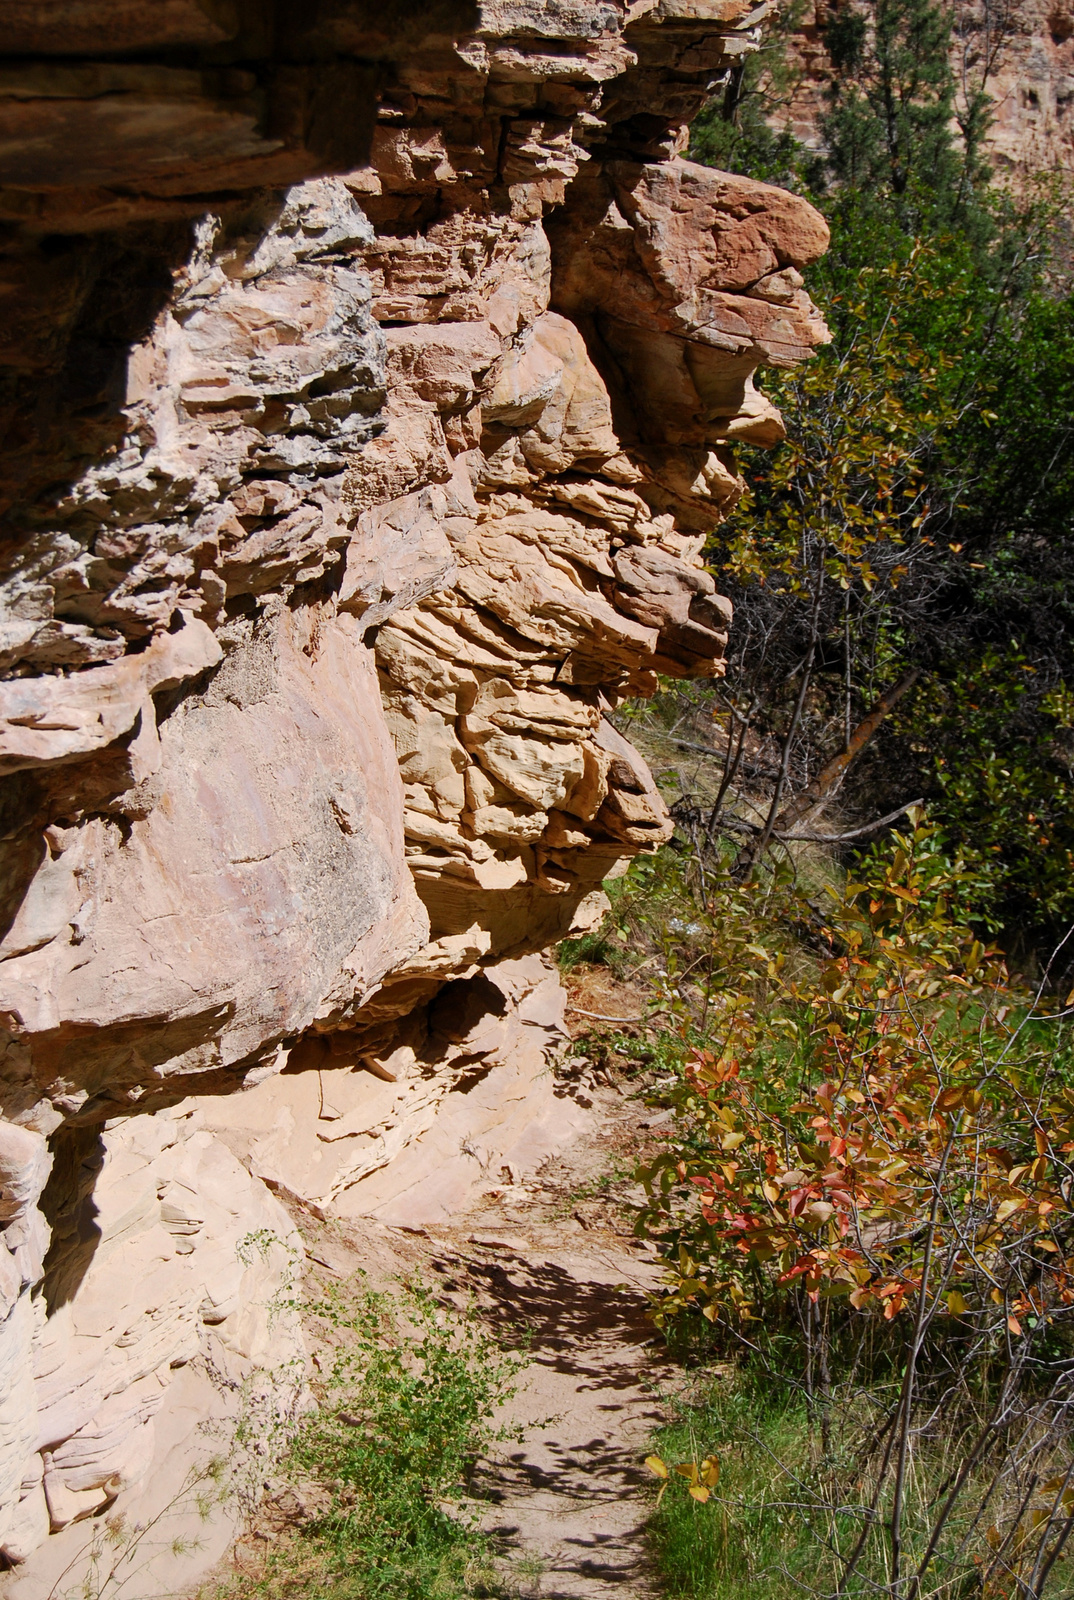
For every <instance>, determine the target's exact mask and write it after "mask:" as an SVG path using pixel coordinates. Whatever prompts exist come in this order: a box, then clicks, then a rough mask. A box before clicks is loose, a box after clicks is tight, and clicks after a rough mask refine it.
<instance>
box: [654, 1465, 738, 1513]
mask: <svg viewBox="0 0 1074 1600" xmlns="http://www.w3.org/2000/svg"><path fill="white" fill-rule="evenodd" d="M645 1465H646V1466H647V1467H648V1469H649V1471H650V1472H651V1473H652V1474H653V1476H654V1477H656V1478H660V1479H662V1480H663V1481H662V1483H661V1488H660V1493H659V1495H658V1496H657V1500H656V1503H657V1505H658V1506H659V1504H660V1502H661V1500H662V1499H663V1498H664V1492H665V1490H666V1489H667V1487H668V1484H669V1482H670V1481H671V1471H670V1470H669V1468H668V1464H667V1462H666V1461H665V1460H664V1459H663V1457H662V1456H646V1457H645ZM673 1470H674V1471H675V1472H676V1473H678V1474H679V1476H680V1477H683V1478H685V1479H686V1481H687V1489H686V1492H687V1494H688V1495H689V1496H690V1497H691V1499H693V1500H696V1501H697V1502H698V1503H699V1504H700V1505H704V1504H705V1502H706V1501H707V1500H708V1498H709V1496H710V1495H711V1493H712V1491H713V1489H715V1487H716V1485H717V1484H718V1483H719V1481H720V1463H719V1460H718V1458H717V1457H716V1456H706V1457H705V1459H704V1460H703V1461H701V1462H697V1461H680V1462H679V1463H678V1465H677V1466H676V1467H675V1468H674V1469H673Z"/></svg>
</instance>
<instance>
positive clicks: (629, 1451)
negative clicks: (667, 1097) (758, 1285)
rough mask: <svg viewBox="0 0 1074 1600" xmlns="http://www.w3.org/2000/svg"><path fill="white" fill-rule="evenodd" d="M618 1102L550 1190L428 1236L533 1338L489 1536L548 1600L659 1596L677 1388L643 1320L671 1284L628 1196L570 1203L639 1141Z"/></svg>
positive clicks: (488, 1467) (456, 1278) (494, 1477)
mask: <svg viewBox="0 0 1074 1600" xmlns="http://www.w3.org/2000/svg"><path fill="white" fill-rule="evenodd" d="M615 1098H616V1097H609V1096H602V1097H601V1103H600V1106H599V1110H598V1109H597V1108H595V1111H596V1112H597V1114H596V1115H595V1116H594V1120H593V1126H592V1129H591V1131H590V1133H589V1134H588V1136H586V1137H583V1139H582V1140H580V1141H579V1142H578V1144H577V1145H575V1146H573V1147H572V1148H571V1149H570V1150H569V1151H568V1152H567V1154H566V1155H565V1156H562V1157H560V1159H559V1160H558V1161H557V1162H556V1163H554V1165H553V1166H552V1167H551V1169H546V1170H545V1172H543V1173H542V1182H541V1186H540V1187H539V1188H536V1187H531V1188H530V1189H529V1190H528V1191H524V1192H523V1193H522V1194H517V1193H516V1194H508V1195H505V1196H504V1198H503V1200H501V1201H499V1202H497V1203H494V1204H493V1205H492V1206H490V1207H487V1208H485V1209H484V1210H482V1211H481V1212H480V1213H479V1214H478V1215H477V1217H471V1218H460V1219H457V1220H456V1221H455V1222H454V1224H453V1225H452V1227H451V1228H438V1229H435V1230H434V1229H430V1230H429V1236H430V1238H431V1239H435V1240H436V1242H437V1243H439V1244H440V1246H441V1250H442V1254H441V1255H440V1256H439V1257H438V1258H437V1257H434V1258H433V1265H434V1267H436V1268H439V1270H441V1271H444V1272H445V1273H446V1275H447V1276H448V1277H449V1281H453V1282H454V1283H456V1284H457V1285H458V1286H459V1287H460V1288H467V1287H469V1288H472V1289H473V1290H475V1291H476V1293H477V1297H478V1302H479V1304H481V1305H482V1306H483V1307H484V1308H485V1309H486V1314H488V1313H489V1312H491V1313H493V1314H498V1316H499V1317H502V1318H503V1321H504V1323H506V1324H507V1325H509V1326H514V1327H525V1328H527V1329H528V1330H529V1336H530V1343H529V1347H528V1348H529V1355H530V1358H531V1365H530V1367H529V1368H528V1370H527V1372H526V1374H525V1376H524V1378H523V1380H522V1383H521V1386H520V1389H519V1392H518V1394H517V1395H516V1397H515V1400H514V1402H513V1404H512V1406H511V1409H510V1413H509V1420H510V1421H511V1422H514V1423H517V1424H518V1425H519V1426H520V1427H521V1429H522V1438H521V1440H520V1441H519V1442H518V1443H517V1444H511V1445H507V1446H503V1447H501V1448H500V1449H499V1450H498V1451H497V1452H496V1453H495V1455H494V1458H493V1459H492V1460H491V1461H490V1462H488V1463H487V1464H485V1466H484V1467H483V1470H482V1473H481V1487H482V1490H483V1491H484V1493H485V1494H486V1495H487V1496H488V1498H489V1500H490V1501H491V1505H490V1507H489V1510H488V1512H487V1513H486V1515H485V1517H484V1519H483V1520H484V1526H485V1527H486V1528H487V1529H488V1530H489V1531H490V1532H494V1533H495V1534H496V1536H497V1538H498V1540H499V1541H501V1542H502V1544H503V1547H504V1549H505V1552H506V1553H507V1554H508V1555H509V1557H515V1558H518V1557H522V1558H524V1560H523V1562H522V1565H523V1566H524V1567H525V1568H527V1569H529V1570H531V1571H532V1572H533V1573H534V1578H533V1583H532V1590H531V1592H532V1593H533V1594H535V1595H540V1596H542V1600H591V1597H593V1600H597V1597H599V1596H605V1595H608V1596H610V1595H613V1594H614V1595H617V1596H621V1597H622V1600H650V1597H652V1596H655V1595H657V1594H658V1592H659V1591H658V1589H657V1588H656V1587H654V1585H653V1583H652V1581H651V1578H650V1577H649V1575H648V1572H647V1557H646V1549H645V1541H644V1531H643V1529H644V1520H645V1516H646V1513H647V1510H648V1506H649V1500H648V1497H647V1496H646V1495H645V1493H644V1485H645V1483H646V1479H647V1473H646V1472H645V1469H644V1466H643V1465H642V1458H643V1457H644V1454H645V1446H646V1443H647V1441H648V1439H649V1437H650V1435H651V1433H652V1430H653V1427H654V1426H655V1425H657V1424H658V1423H659V1422H660V1420H661V1418H662V1412H661V1409H660V1406H659V1404H658V1402H657V1399H656V1397H655V1394H654V1389H655V1387H656V1386H657V1385H659V1384H660V1383H662V1382H664V1381H667V1379H668V1378H669V1377H670V1372H669V1370H667V1369H666V1367H665V1365H664V1364H663V1362H662V1359H661V1350H660V1347H659V1346H658V1345H657V1344H656V1343H655V1342H654V1338H653V1327H652V1324H651V1323H650V1322H649V1321H648V1319H647V1317H646V1315H645V1308H646V1299H645V1291H646V1289H648V1288H650V1287H652V1286H653V1285H654V1284H655V1282H656V1281H657V1271H656V1268H655V1266H654V1265H653V1263H652V1261H651V1259H650V1258H649V1256H648V1254H647V1252H646V1251H645V1250H644V1249H643V1248H642V1247H640V1246H639V1245H638V1244H637V1242H636V1241H635V1240H633V1239H632V1238H630V1236H629V1234H627V1233H626V1231H625V1229H624V1227H623V1221H622V1214H621V1211H620V1210H619V1207H618V1206H617V1204H616V1201H617V1199H618V1198H619V1196H620V1195H621V1193H622V1191H623V1190H624V1189H629V1188H630V1187H631V1186H630V1184H629V1182H622V1183H619V1184H612V1185H611V1186H609V1188H608V1189H606V1190H605V1192H604V1194H603V1196H601V1197H598V1198H590V1199H588V1200H582V1201H576V1200H573V1198H572V1197H573V1196H574V1195H576V1194H577V1192H578V1190H579V1189H580V1188H581V1189H583V1190H584V1188H585V1187H586V1186H587V1184H591V1183H592V1180H593V1178H594V1176H596V1177H598V1178H599V1176H600V1174H601V1173H603V1174H604V1175H607V1171H608V1165H609V1160H610V1159H611V1157H612V1154H613V1151H614V1146H615V1145H616V1144H621V1143H622V1141H623V1139H624V1136H628V1135H629V1136H630V1137H631V1138H634V1137H636V1124H637V1117H638V1107H637V1102H633V1103H628V1104H627V1106H623V1104H622V1102H620V1103H619V1104H615ZM610 1147H611V1148H610ZM568 1208H569V1209H568ZM565 1213H566V1214H565ZM475 1222H476V1223H477V1226H474V1225H473V1224H474V1223H475ZM538 1569H543V1570H541V1571H540V1576H539V1579H538V1577H537V1572H538Z"/></svg>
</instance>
